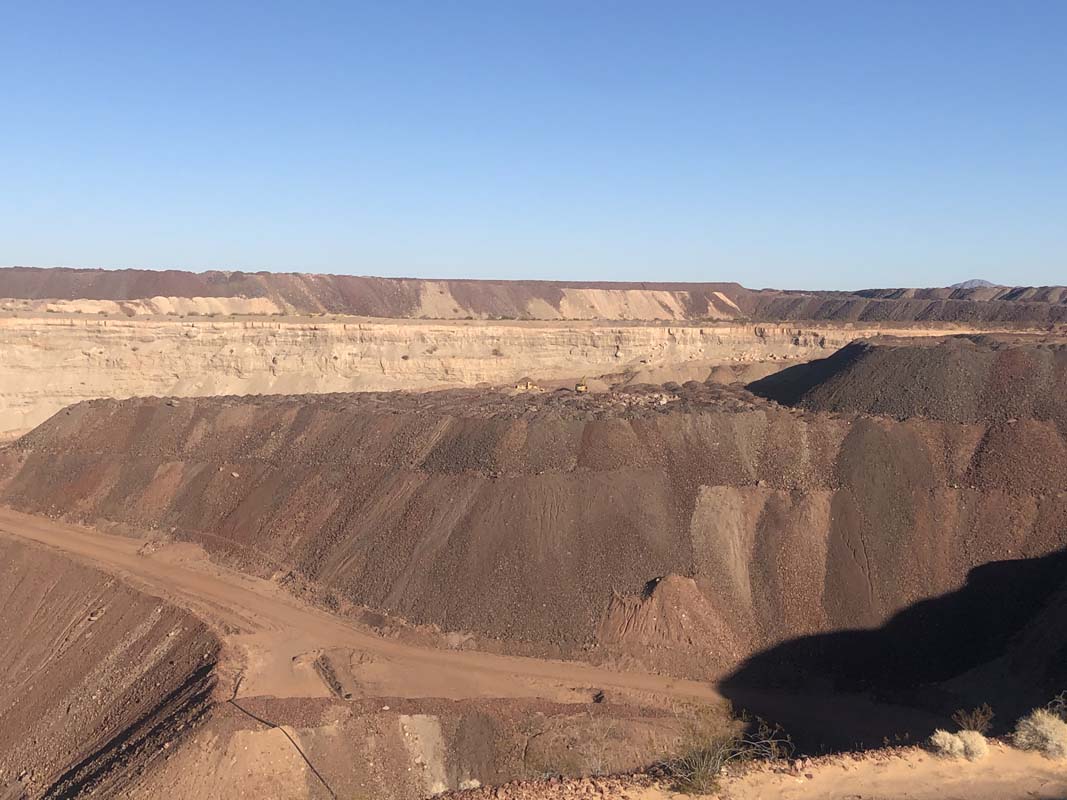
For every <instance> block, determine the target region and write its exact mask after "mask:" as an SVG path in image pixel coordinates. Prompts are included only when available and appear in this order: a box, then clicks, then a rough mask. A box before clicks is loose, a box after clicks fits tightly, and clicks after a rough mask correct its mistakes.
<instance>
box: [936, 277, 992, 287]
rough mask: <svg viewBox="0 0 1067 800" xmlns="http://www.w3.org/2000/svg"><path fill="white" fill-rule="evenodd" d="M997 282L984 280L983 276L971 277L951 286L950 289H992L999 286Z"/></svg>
mask: <svg viewBox="0 0 1067 800" xmlns="http://www.w3.org/2000/svg"><path fill="white" fill-rule="evenodd" d="M997 285H998V284H996V283H991V282H990V281H985V280H982V279H981V278H971V279H970V280H969V281H960V282H959V283H954V284H952V285H951V286H949V287H948V288H949V289H991V288H993V287H994V286H997Z"/></svg>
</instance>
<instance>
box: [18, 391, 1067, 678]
mask: <svg viewBox="0 0 1067 800" xmlns="http://www.w3.org/2000/svg"><path fill="white" fill-rule="evenodd" d="M1020 436H1022V437H1023V438H1022V439H1020V438H1019V437H1020ZM1039 439H1040V440H1041V441H1042V442H1043V443H1044V444H1043V450H1042V457H1041V458H1035V457H1034V453H1033V452H1031V451H1030V450H1029V449H1027V450H1025V451H1020V450H1019V449H1018V448H1019V447H1020V441H1022V442H1024V443H1027V442H1029V443H1034V442H1037V441H1038V440H1039ZM0 463H4V464H6V465H7V466H6V467H5V468H4V470H5V472H4V477H0V483H2V486H0V500H2V501H3V502H6V503H8V504H11V505H13V506H15V507H17V508H20V509H23V510H26V511H30V512H32V513H38V514H49V515H62V516H67V517H69V518H71V519H76V520H82V521H88V522H109V523H119V524H122V525H125V526H129V527H132V528H134V529H139V530H145V529H155V530H161V531H163V532H164V533H166V534H168V535H173V536H174V537H177V538H179V539H184V540H188V541H193V542H196V543H199V544H201V545H203V546H204V547H205V548H206V549H207V550H208V551H209V552H211V553H213V554H214V556H215V557H217V558H219V559H222V560H224V561H226V562H227V563H229V564H231V565H234V566H236V567H238V568H241V569H245V570H248V571H252V572H256V573H259V574H261V575H265V576H270V575H283V576H284V575H287V574H289V573H295V574H296V575H298V576H300V578H301V580H304V581H307V582H308V583H309V584H310V585H315V586H318V587H321V589H322V590H323V591H324V592H325V593H327V594H329V593H333V594H334V595H335V596H337V597H340V598H344V599H347V600H348V601H350V602H352V603H355V604H358V605H363V606H367V607H370V608H371V609H375V610H378V611H383V612H386V613H388V614H391V615H395V616H399V617H403V618H406V619H408V620H410V621H412V622H416V623H420V624H432V625H437V626H439V627H440V628H442V629H444V630H446V631H455V632H463V633H471V634H474V635H475V638H476V641H477V642H478V643H480V644H481V645H482V646H486V647H503V648H505V649H508V650H511V651H513V652H527V653H535V654H545V655H565V656H578V657H582V658H593V659H597V658H604V659H616V658H630V657H635V658H645V659H646V660H645V662H644V663H645V665H646V666H649V667H657V668H669V669H670V670H672V671H675V673H676V674H684V675H688V676H693V677H708V676H713V675H719V674H722V673H723V672H724V671H728V670H730V669H732V668H734V667H736V666H737V664H738V660H739V659H743V658H746V657H747V656H749V655H751V654H754V653H756V652H759V651H761V650H764V649H766V648H768V647H770V646H772V645H774V644H776V643H779V642H782V641H785V640H788V639H791V638H795V637H798V636H804V635H809V634H815V633H819V632H826V631H833V630H841V629H845V628H854V627H874V626H877V625H880V624H882V623H884V622H886V621H887V620H888V619H889V618H890V617H891V616H892V615H894V614H895V613H897V612H898V611H901V610H902V609H904V608H906V607H908V606H911V605H913V604H915V603H917V602H919V601H921V600H925V599H928V598H930V597H933V596H936V595H939V594H942V593H945V592H950V591H952V590H955V589H958V588H959V587H961V586H962V585H963V584H964V583H965V581H966V578H967V575H968V573H969V571H970V570H972V569H973V568H974V567H977V566H979V565H982V564H985V563H986V562H989V561H994V560H1009V559H1018V558H1029V557H1035V556H1041V555H1044V554H1047V553H1049V552H1052V551H1054V550H1056V549H1058V548H1061V547H1063V546H1064V545H1065V544H1067V524H1065V522H1067V441H1065V440H1064V436H1063V434H1062V433H1061V432H1060V431H1059V430H1058V429H1057V428H1056V426H1055V425H1053V424H1052V423H1047V422H1042V421H1039V420H1029V421H1028V422H1027V424H1026V425H1015V426H1009V425H1004V426H997V425H991V424H984V423H978V424H959V423H950V422H941V421H932V420H908V421H905V422H896V421H894V420H891V419H885V418H881V419H878V418H853V417H848V416H836V417H834V416H830V415H825V414H821V415H818V414H810V413H807V412H802V411H797V410H791V409H786V408H782V407H776V406H773V405H771V404H768V403H767V402H766V401H762V400H758V399H756V398H754V397H752V396H751V395H747V394H746V393H745V392H743V391H742V390H740V389H738V388H736V387H717V386H710V385H700V384H687V385H685V386H669V385H668V386H666V387H631V388H628V389H627V390H626V391H625V392H604V393H600V394H587V395H577V394H574V393H573V392H566V391H563V392H548V393H542V394H534V393H523V394H508V393H494V392H476V391H472V390H464V391H450V392H438V393H429V394H425V395H417V396H416V395H408V394H389V393H386V394H369V395H332V396H300V397H273V398H267V397H260V398H213V399H200V400H196V401H188V400H183V401H182V402H181V403H180V404H178V405H173V404H170V403H168V402H167V401H164V400H158V399H141V400H130V401H122V402H116V401H92V402H88V403H83V404H80V405H77V406H74V407H72V408H70V409H68V410H67V411H64V412H61V413H60V414H58V415H56V416H55V417H54V418H52V419H51V420H50V421H49V422H47V423H45V424H44V425H42V426H40V427H39V428H38V429H36V430H35V431H34V432H33V433H31V434H30V435H28V436H26V437H24V438H23V439H21V440H20V441H19V442H18V443H17V444H16V445H15V446H14V447H13V449H11V450H10V451H9V452H8V454H7V455H6V456H5V457H4V459H3V461H2V462H0ZM1024 467H1025V468H1024ZM671 574H673V575H685V576H691V577H692V578H693V579H694V582H695V583H694V585H695V586H696V587H697V588H698V589H699V595H702V596H703V600H701V599H700V597H699V596H698V595H697V594H696V593H694V592H693V591H692V587H691V586H690V585H689V584H686V588H685V591H684V592H681V591H680V592H674V591H673V590H672V592H667V593H665V594H664V596H663V601H662V602H661V601H660V600H659V599H658V598H655V593H653V598H652V603H651V604H647V607H644V606H643V605H642V603H641V602H633V601H625V602H621V601H620V600H619V599H617V598H616V599H615V600H614V601H613V599H612V598H613V597H615V596H616V595H615V593H618V594H619V595H623V596H637V595H640V594H641V593H642V591H643V590H644V587H645V586H646V585H647V584H648V582H649V581H650V580H652V579H654V578H656V577H658V576H663V575H671ZM672 584H673V581H672V582H671V584H669V585H672ZM672 598H673V599H672ZM681 613H686V614H693V615H695V622H694V624H695V627H694V628H693V632H692V634H691V635H689V634H687V633H686V629H685V628H679V625H678V623H679V622H680V620H681V616H680V615H681ZM661 615H666V617H665V619H668V620H669V623H668V624H667V625H666V626H665V627H664V626H660V625H658V624H657V623H654V622H653V621H652V620H653V619H659V618H660V617H661ZM605 619H611V620H614V621H613V622H612V623H611V624H606V625H605ZM687 620H688V617H687ZM686 625H689V622H687V623H686ZM679 630H681V631H682V633H681V635H676V634H677V632H678V631H679ZM605 632H606V634H607V635H603V636H602V637H601V638H598V633H600V634H604V633H605ZM713 632H714V633H713ZM664 635H666V636H668V637H669V638H672V640H673V641H674V642H675V643H676V644H678V645H682V644H684V641H685V640H686V638H687V636H689V638H690V639H692V640H694V641H696V640H698V639H699V638H701V636H703V635H707V636H712V635H714V637H715V638H714V642H713V644H711V645H710V646H709V645H706V644H705V645H704V646H702V647H700V648H698V649H696V650H694V651H692V652H689V653H688V654H687V653H686V650H685V647H683V646H678V647H674V648H673V649H672V653H674V654H681V655H682V656H684V658H682V659H681V661H680V662H679V661H674V662H672V663H671V664H670V665H669V667H664V665H663V664H662V663H659V662H658V661H657V659H656V658H655V657H653V656H649V655H648V653H650V652H652V653H654V652H655V651H654V650H652V651H650V650H649V648H648V647H646V646H643V645H642V641H644V639H647V637H650V636H651V637H653V638H655V637H662V636H664ZM628 638H632V639H633V641H628ZM960 646H961V647H965V643H963V644H961V645H960ZM642 650H643V651H644V655H641V652H640V651H642ZM967 652H970V651H967ZM974 652H975V653H978V652H979V651H977V650H976V651H974ZM982 652H984V651H982ZM634 653H637V655H633V654H634ZM954 657H955V656H954ZM638 663H639V664H640V663H641V662H640V661H639V662H638ZM953 663H957V662H955V661H954V662H953ZM935 666H938V665H931V669H933V668H934V667H935ZM964 666H966V665H964Z"/></svg>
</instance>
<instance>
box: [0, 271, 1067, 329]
mask: <svg viewBox="0 0 1067 800" xmlns="http://www.w3.org/2000/svg"><path fill="white" fill-rule="evenodd" d="M1065 297H1067V290H1064V289H1063V287H1040V288H1034V287H1016V288H1007V287H981V288H973V289H873V290H866V291H859V292H802V291H788V292H785V291H778V290H773V289H764V290H760V291H754V290H752V289H746V288H745V287H743V286H741V285H739V284H737V283H655V282H643V283H618V282H575V281H472V280H420V279H413V278H375V277H366V276H353V275H309V274H295V273H267V272H256V273H244V272H201V273H194V272H184V271H180V270H166V271H153V270H99V269H37V268H29V267H9V268H0V298H8V299H10V300H13V301H17V302H15V304H14V306H15V307H16V308H20V307H21V308H26V307H29V308H37V309H39V310H43V308H46V307H47V308H50V309H51V310H55V311H75V310H80V311H82V312H87V313H95V312H98V311H104V312H115V313H123V314H128V315H139V314H166V313H190V312H199V313H222V314H227V313H245V314H248V313H252V314H269V313H285V314H315V313H331V314H355V315H360V316H371V317H392V318H406V319H413V318H428V319H464V318H474V319H541V320H554V319H555V320H575V319H598V320H676V321H679V320H735V319H752V320H761V321H781V320H832V321H863V322H877V321H887V320H890V321H895V322H924V321H925V322H930V321H942V322H962V323H968V324H990V323H996V324H1021V325H1031V326H1033V325H1049V324H1055V323H1063V322H1067V302H1065Z"/></svg>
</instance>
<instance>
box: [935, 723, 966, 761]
mask: <svg viewBox="0 0 1067 800" xmlns="http://www.w3.org/2000/svg"><path fill="white" fill-rule="evenodd" d="M930 747H931V749H932V750H933V751H934V752H935V753H937V754H938V755H939V756H943V757H944V758H963V756H964V754H965V752H966V748H965V747H964V745H963V740H962V739H961V738H960V737H959V734H956V733H949V732H948V731H946V730H942V729H941V728H938V729H937V730H936V731H934V733H933V735H932V736H931V737H930Z"/></svg>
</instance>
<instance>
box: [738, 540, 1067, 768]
mask: <svg viewBox="0 0 1067 800" xmlns="http://www.w3.org/2000/svg"><path fill="white" fill-rule="evenodd" d="M1065 585H1067V552H1057V553H1053V554H1051V555H1048V556H1044V557H1041V558H1030V559H1019V560H1013V561H995V562H991V563H989V564H985V565H983V566H980V567H977V568H975V569H973V570H971V572H970V573H969V574H968V576H967V582H966V583H965V584H964V586H963V587H962V588H960V589H959V590H958V591H955V592H950V593H948V594H945V595H941V596H939V597H935V598H931V599H929V600H925V601H923V602H920V603H916V604H915V605H913V606H910V607H909V608H906V609H904V610H903V611H901V612H899V613H898V614H896V615H895V616H894V617H892V618H891V619H890V620H889V621H888V622H886V623H885V625H883V626H882V627H880V628H877V629H875V630H848V631H841V632H836V633H827V634H819V635H814V636H805V637H802V638H799V639H793V640H790V641H787V642H784V643H782V644H780V645H777V646H776V647H773V648H771V649H769V650H766V651H764V652H762V653H758V654H756V655H755V656H752V657H751V658H749V659H748V660H747V661H745V663H744V664H742V665H741V666H740V667H739V668H738V669H737V670H736V671H735V672H733V673H732V674H731V675H730V676H728V677H727V678H726V679H725V680H724V681H723V682H722V683H721V684H720V687H719V688H720V690H721V691H722V693H723V694H724V695H725V696H726V697H727V698H728V699H730V700H731V701H732V702H733V703H734V705H735V706H736V707H738V708H744V709H746V710H748V711H750V712H751V713H753V714H756V715H759V716H761V717H764V718H765V719H769V720H773V721H777V722H781V723H782V724H783V725H785V726H786V727H787V729H788V728H789V727H790V724H792V730H790V732H791V733H793V734H794V736H795V738H796V739H797V740H798V745H799V746H800V747H801V748H802V749H804V750H806V751H808V752H812V751H820V750H840V749H854V748H855V747H857V746H868V747H870V746H876V745H881V744H882V743H883V740H888V741H897V740H899V739H903V738H910V740H911V741H915V740H918V739H923V738H925V737H926V736H928V735H929V734H930V733H931V732H932V726H933V725H934V724H947V721H948V717H949V715H951V713H952V712H953V711H954V710H955V709H957V708H960V707H973V706H974V705H977V704H979V703H981V702H988V703H989V704H990V705H991V706H992V707H993V708H994V709H995V710H996V711H997V714H998V717H997V719H998V722H999V723H1000V725H1001V726H1004V725H1006V724H1009V723H1010V722H1011V721H1012V720H1014V719H1015V718H1016V717H1017V716H1018V715H1019V714H1020V713H1024V712H1025V711H1027V710H1029V708H1032V707H1033V706H1034V705H1038V704H1041V703H1044V702H1046V701H1047V700H1048V699H1049V697H1050V696H1051V695H1052V694H1054V693H1055V692H1056V691H1059V690H1061V689H1063V688H1067V687H1053V686H1043V685H1035V684H1034V683H1033V682H1032V681H1027V680H1024V679H1021V678H1019V677H1018V675H1015V674H1012V673H1011V672H1010V671H1007V672H1005V671H1003V670H1000V671H998V670H989V671H988V673H987V674H986V673H982V674H981V680H980V681H979V682H978V683H977V684H975V682H973V681H972V683H971V685H970V686H968V688H967V689H966V690H965V691H964V690H960V689H959V688H958V687H957V688H949V687H947V686H946V685H945V681H947V680H949V679H950V678H953V677H955V676H958V675H960V674H961V673H964V672H967V671H968V670H973V669H974V668H976V667H980V666H982V665H984V664H987V663H989V662H991V661H993V660H994V659H997V658H998V657H1000V656H1002V655H1003V654H1004V653H1005V652H1006V651H1007V650H1008V649H1009V647H1010V646H1011V643H1012V640H1013V637H1016V636H1017V635H1018V634H1019V633H1020V632H1021V631H1022V629H1023V628H1024V627H1025V626H1026V625H1027V623H1029V622H1031V621H1032V620H1033V619H1034V618H1035V617H1036V616H1037V615H1038V614H1039V612H1041V610H1042V609H1043V608H1045V606H1046V603H1048V601H1049V600H1050V598H1051V597H1052V595H1053V593H1054V592H1055V591H1056V590H1057V589H1060V588H1061V587H1064V586H1065ZM1057 622H1058V623H1059V624H1058V625H1056V628H1057V631H1058V632H1053V635H1054V636H1057V637H1058V638H1059V639H1062V640H1067V619H1063V620H1057ZM1049 652H1050V653H1051V652H1053V650H1052V649H1050V650H1049ZM1035 666H1040V665H1035ZM1034 672H1035V673H1040V672H1041V670H1040V669H1036V670H1034ZM1045 674H1047V675H1052V674H1057V675H1058V674H1059V671H1057V670H1046V671H1045ZM819 698H821V700H820V699H819ZM864 698H866V700H864ZM870 701H874V702H875V703H876V704H877V705H870ZM865 703H867V705H866V706H865V705H864V704H865ZM835 707H837V708H838V710H839V711H840V713H836V712H835ZM804 708H807V711H805V710H804ZM813 709H818V711H813ZM808 719H810V724H808V722H807V720H808Z"/></svg>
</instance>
